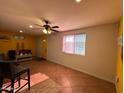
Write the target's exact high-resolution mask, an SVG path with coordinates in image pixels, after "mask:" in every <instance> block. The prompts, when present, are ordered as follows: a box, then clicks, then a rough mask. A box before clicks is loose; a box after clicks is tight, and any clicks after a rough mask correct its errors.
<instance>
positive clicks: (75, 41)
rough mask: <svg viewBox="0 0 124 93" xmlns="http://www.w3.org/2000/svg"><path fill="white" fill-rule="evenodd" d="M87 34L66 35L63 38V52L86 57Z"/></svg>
mask: <svg viewBox="0 0 124 93" xmlns="http://www.w3.org/2000/svg"><path fill="white" fill-rule="evenodd" d="M85 42H86V34H75V35H66V36H64V37H63V52H65V53H70V54H77V55H85Z"/></svg>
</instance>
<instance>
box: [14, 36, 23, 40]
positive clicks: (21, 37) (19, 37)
mask: <svg viewBox="0 0 124 93" xmlns="http://www.w3.org/2000/svg"><path fill="white" fill-rule="evenodd" d="M14 38H15V39H19V40H20V39H25V37H24V36H23V35H14Z"/></svg>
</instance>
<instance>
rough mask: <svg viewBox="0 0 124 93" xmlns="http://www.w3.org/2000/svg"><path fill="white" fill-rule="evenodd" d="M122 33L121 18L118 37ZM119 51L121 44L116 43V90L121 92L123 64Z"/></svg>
mask: <svg viewBox="0 0 124 93" xmlns="http://www.w3.org/2000/svg"><path fill="white" fill-rule="evenodd" d="M122 34H123V18H121V20H120V26H119V33H118V37H120V36H122ZM121 52H122V48H121V45H119V44H118V54H117V78H118V82H117V92H118V93H123V64H122V58H121Z"/></svg>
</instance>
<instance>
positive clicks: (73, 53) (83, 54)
mask: <svg viewBox="0 0 124 93" xmlns="http://www.w3.org/2000/svg"><path fill="white" fill-rule="evenodd" d="M72 35H73V36H74V50H73V52H72V53H68V52H65V51H64V50H63V46H64V43H63V42H64V37H67V36H72ZM76 35H85V42H84V44H85V45H83V44H82V47H84V48H85V49H84V53H82V54H76V53H75V36H76ZM86 38H87V35H86V33H76V34H66V35H63V37H62V53H65V54H68V55H77V56H85V55H86ZM82 43H83V42H82ZM82 52H83V51H82Z"/></svg>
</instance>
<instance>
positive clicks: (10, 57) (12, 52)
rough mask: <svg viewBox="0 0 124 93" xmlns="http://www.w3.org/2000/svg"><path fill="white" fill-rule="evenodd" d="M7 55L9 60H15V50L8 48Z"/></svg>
mask: <svg viewBox="0 0 124 93" xmlns="http://www.w3.org/2000/svg"><path fill="white" fill-rule="evenodd" d="M8 57H9V60H15V59H16V50H9V51H8Z"/></svg>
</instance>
